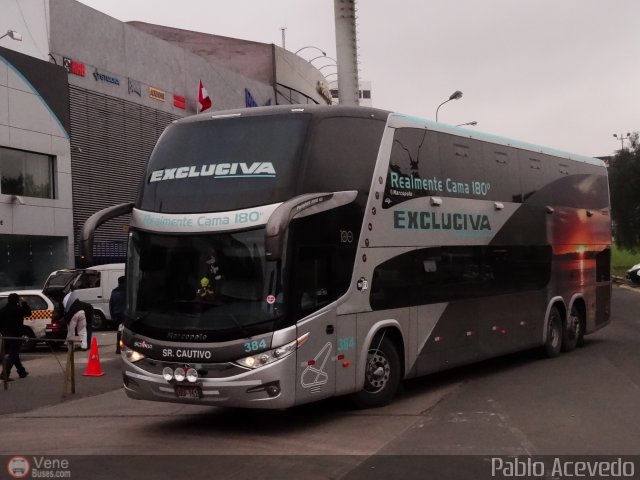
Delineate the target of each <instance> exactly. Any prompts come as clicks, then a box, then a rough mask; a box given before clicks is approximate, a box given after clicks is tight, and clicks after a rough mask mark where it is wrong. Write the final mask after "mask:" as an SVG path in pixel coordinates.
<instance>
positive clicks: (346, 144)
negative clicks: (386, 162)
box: [303, 117, 385, 192]
mask: <svg viewBox="0 0 640 480" xmlns="http://www.w3.org/2000/svg"><path fill="white" fill-rule="evenodd" d="M384 125H385V122H383V121H381V120H371V119H368V118H351V117H330V118H326V119H323V120H321V121H320V122H319V123H318V124H317V125H316V126H315V127H314V129H313V134H312V138H311V149H310V151H309V158H308V161H307V166H306V170H305V172H304V178H305V184H304V186H303V190H304V191H305V192H339V191H343V190H358V191H360V192H368V191H369V188H370V186H371V177H372V176H373V169H374V167H375V164H376V159H377V157H378V150H379V148H380V140H381V139H382V131H383V129H384Z"/></svg>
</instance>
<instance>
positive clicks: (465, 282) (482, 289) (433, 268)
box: [370, 246, 551, 310]
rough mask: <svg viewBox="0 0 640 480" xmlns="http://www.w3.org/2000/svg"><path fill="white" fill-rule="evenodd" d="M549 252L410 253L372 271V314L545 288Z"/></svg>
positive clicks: (454, 250)
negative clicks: (413, 306) (392, 309)
mask: <svg viewBox="0 0 640 480" xmlns="http://www.w3.org/2000/svg"><path fill="white" fill-rule="evenodd" d="M550 275H551V247H549V246H541V247H533V246H506V247H502V246H468V247H467V246H451V247H444V246H443V247H435V248H424V249H419V250H413V251H411V252H408V253H405V254H403V255H399V256H397V257H395V258H392V259H390V260H387V261H386V262H384V263H382V264H380V265H379V266H378V267H376V269H375V271H374V274H373V282H372V285H371V297H370V301H371V307H372V308H373V309H374V310H380V309H385V308H399V307H406V306H411V305H426V304H431V303H442V302H449V301H454V300H463V299H467V298H478V297H485V296H493V295H504V294H508V293H517V292H522V291H530V290H539V289H541V288H544V287H545V286H546V285H547V284H548V282H549V279H550Z"/></svg>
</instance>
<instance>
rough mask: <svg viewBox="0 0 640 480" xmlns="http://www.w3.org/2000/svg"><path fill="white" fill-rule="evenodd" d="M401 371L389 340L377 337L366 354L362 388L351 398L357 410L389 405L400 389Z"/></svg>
mask: <svg viewBox="0 0 640 480" xmlns="http://www.w3.org/2000/svg"><path fill="white" fill-rule="evenodd" d="M401 373H402V369H401V367H400V356H399V355H398V350H397V349H396V347H395V345H394V344H393V342H392V341H391V340H389V339H388V338H386V337H382V340H380V337H377V338H375V339H374V340H373V342H372V344H371V347H370V348H369V352H368V353H367V364H366V367H365V374H364V375H365V377H364V388H363V389H362V391H360V392H358V393H356V394H354V395H353V396H352V400H353V403H354V404H355V405H356V406H357V407H358V408H376V407H382V406H384V405H387V404H389V402H391V400H393V397H395V395H396V393H397V392H398V388H399V387H400V380H401V378H400V377H401Z"/></svg>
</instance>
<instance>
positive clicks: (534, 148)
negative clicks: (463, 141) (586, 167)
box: [390, 113, 605, 167]
mask: <svg viewBox="0 0 640 480" xmlns="http://www.w3.org/2000/svg"><path fill="white" fill-rule="evenodd" d="M390 120H391V121H393V120H400V121H403V122H406V123H408V124H409V125H413V126H415V127H420V128H427V129H428V130H434V131H436V132H442V133H448V134H451V135H457V136H460V137H465V138H471V139H475V140H481V141H483V142H489V143H495V144H498V145H505V146H508V147H514V148H520V149H522V150H529V151H531V152H536V153H542V154H545V155H552V156H554V157H561V158H566V159H569V160H575V161H578V162H584V163H590V164H592V165H598V166H601V167H604V166H605V164H604V162H603V161H602V160H599V159H597V158H592V157H588V156H586V155H579V154H576V153H569V152H565V151H562V150H558V149H555V148H549V147H543V146H541V145H535V144H533V143H527V142H522V141H519V140H513V139H510V138H507V137H501V136H498V135H493V134H490V133H485V132H478V131H476V130H473V131H471V130H469V129H467V128H461V127H456V126H453V125H447V124H445V123H436V122H434V121H431V120H425V119H422V118H419V117H414V116H411V115H404V114H401V113H393V114H392V118H390ZM409 125H405V126H409Z"/></svg>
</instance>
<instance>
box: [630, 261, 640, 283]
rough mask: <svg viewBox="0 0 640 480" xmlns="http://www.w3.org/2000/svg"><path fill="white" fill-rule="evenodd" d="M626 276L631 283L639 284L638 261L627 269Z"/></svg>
mask: <svg viewBox="0 0 640 480" xmlns="http://www.w3.org/2000/svg"><path fill="white" fill-rule="evenodd" d="M627 278H628V279H629V280H631V281H632V282H633V283H635V284H638V285H640V263H638V264H636V265H634V266H633V267H631V268H630V269H629V270H627Z"/></svg>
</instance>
